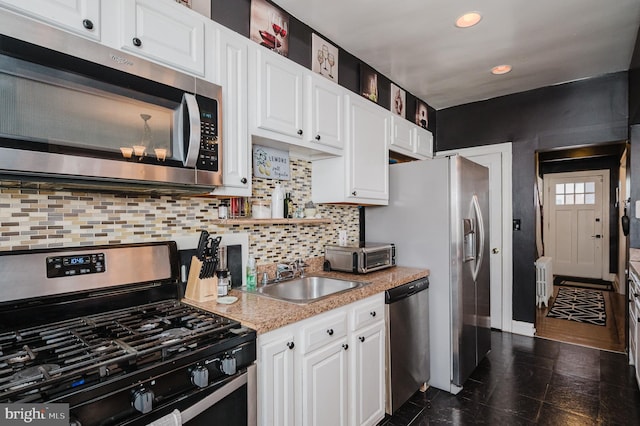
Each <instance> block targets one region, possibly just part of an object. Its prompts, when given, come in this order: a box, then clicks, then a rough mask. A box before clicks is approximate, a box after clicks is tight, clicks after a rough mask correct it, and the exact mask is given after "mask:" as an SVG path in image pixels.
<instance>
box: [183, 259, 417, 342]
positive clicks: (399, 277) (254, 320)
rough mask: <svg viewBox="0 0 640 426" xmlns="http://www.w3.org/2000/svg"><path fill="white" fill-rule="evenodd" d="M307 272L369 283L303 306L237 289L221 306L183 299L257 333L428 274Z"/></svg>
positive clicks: (405, 269)
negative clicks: (228, 303) (226, 303)
mask: <svg viewBox="0 0 640 426" xmlns="http://www.w3.org/2000/svg"><path fill="white" fill-rule="evenodd" d="M310 275H315V276H324V277H332V278H341V279H347V280H351V281H363V282H370V283H371V284H368V285H366V286H363V287H360V288H357V289H354V290H349V291H346V292H344V293H340V294H336V295H333V296H329V297H327V298H325V299H322V300H318V301H317V302H312V303H309V304H306V305H298V304H294V303H289V302H284V301H280V300H276V299H272V298H268V297H265V296H260V295H258V294H254V293H246V292H243V291H240V290H231V291H230V292H229V295H230V296H236V297H237V298H238V301H237V302H235V303H233V304H231V305H223V304H220V303H217V302H216V301H211V302H194V301H191V300H183V301H184V302H186V303H189V304H191V305H193V306H197V307H199V308H202V309H205V310H207V311H209V312H213V313H216V314H219V315H223V316H225V317H228V318H231V319H234V320H237V321H240V322H241V323H242V324H243V325H245V326H247V327H250V328H252V329H254V330H256V331H257V332H258V334H261V333H266V332H268V331H271V330H275V329H277V328H280V327H284V326H285V325H288V324H291V323H294V322H297V321H301V320H303V319H305V318H309V317H311V316H314V315H317V314H320V313H322V312H325V311H329V310H331V309H335V308H338V307H340V306H343V305H347V304H349V303H352V302H355V301H358V300H360V299H364V298H366V297H369V296H373V295H374V294H377V293H382V292H383V291H385V290H388V289H390V288H393V287H397V286H399V285H402V284H406V283H408V282H410V281H413V280H417V279H419V278H423V277H425V276H428V275H429V270H428V269H420V268H408V267H404V266H395V267H393V268H389V269H384V270H381V271H378V272H371V273H368V274H364V275H356V274H347V273H342V272H314V273H313V274H310Z"/></svg>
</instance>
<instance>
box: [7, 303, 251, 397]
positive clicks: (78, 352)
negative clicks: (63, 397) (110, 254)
mask: <svg viewBox="0 0 640 426" xmlns="http://www.w3.org/2000/svg"><path fill="white" fill-rule="evenodd" d="M249 334H250V330H248V329H246V328H244V327H242V326H241V325H240V323H238V322H237V321H233V320H230V319H228V318H225V317H221V316H219V315H215V314H212V313H209V312H206V311H202V310H200V309H198V308H195V307H192V306H189V305H186V304H184V303H181V302H179V301H175V300H169V301H161V302H156V303H150V304H146V305H141V306H135V307H131V308H127V309H120V310H117V311H110V312H105V313H101V314H96V315H89V316H85V317H80V318H75V319H71V320H66V321H61V322H58V323H53V324H45V325H42V326H37V327H31V328H25V329H20V330H16V331H11V332H5V333H2V334H0V400H4V401H21V400H29V401H32V402H33V401H35V400H47V399H48V398H47V397H50V396H52V395H54V394H56V393H60V392H65V391H68V390H71V389H73V388H82V387H86V386H90V385H93V384H95V383H99V382H101V381H105V380H107V379H108V380H112V379H114V378H116V377H118V376H120V375H125V374H127V373H131V372H133V371H135V370H138V369H141V368H145V367H147V366H152V365H158V363H163V362H166V361H170V360H172V359H173V358H175V357H177V356H180V355H184V354H185V353H187V352H194V351H197V350H198V349H201V348H206V347H209V346H211V345H215V346H216V348H217V350H220V349H224V348H225V347H227V346H228V344H227V342H231V344H233V345H235V344H237V343H238V340H241V339H242V338H243V337H247V336H248V335H249Z"/></svg>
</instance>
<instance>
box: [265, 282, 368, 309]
mask: <svg viewBox="0 0 640 426" xmlns="http://www.w3.org/2000/svg"><path fill="white" fill-rule="evenodd" d="M367 284H369V283H366V282H358V281H348V280H340V279H336V278H328V277H304V278H296V279H293V280H289V281H283V282H279V283H276V284H269V285H266V286H263V287H259V288H258V289H257V290H256V292H257V293H258V294H262V295H264V296H268V297H273V298H275V299H279V300H285V301H287V302H293V303H300V304H306V303H311V302H315V301H317V300H320V299H323V298H325V297H328V296H331V295H333V294H337V293H342V292H344V291H348V290H353V289H355V288H359V287H362V286H364V285H367Z"/></svg>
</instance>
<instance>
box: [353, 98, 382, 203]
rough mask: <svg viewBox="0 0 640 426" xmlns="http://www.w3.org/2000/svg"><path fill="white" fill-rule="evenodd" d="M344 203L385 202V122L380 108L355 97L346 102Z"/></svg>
mask: <svg viewBox="0 0 640 426" xmlns="http://www.w3.org/2000/svg"><path fill="white" fill-rule="evenodd" d="M347 108H348V109H347V138H348V140H349V143H348V148H347V155H346V158H347V170H348V174H347V182H346V183H347V185H346V188H347V194H346V197H347V198H346V201H353V202H362V203H368V204H387V203H388V201H389V152H388V150H387V139H388V137H389V119H388V116H387V114H386V112H385V110H383V109H382V108H380V107H378V106H377V105H374V104H372V103H371V102H370V101H368V100H366V99H364V98H361V97H359V96H357V95H353V96H351V95H350V96H348V99H347Z"/></svg>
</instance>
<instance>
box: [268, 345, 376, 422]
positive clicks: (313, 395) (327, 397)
mask: <svg viewBox="0 0 640 426" xmlns="http://www.w3.org/2000/svg"><path fill="white" fill-rule="evenodd" d="M349 350H350V349H349V347H348V346H347V339H346V338H343V339H341V340H340V341H339V342H337V343H331V344H330V345H327V346H325V347H323V348H320V349H318V350H316V351H314V352H311V353H309V354H307V355H306V356H304V357H303V360H302V378H301V379H302V380H301V383H302V389H301V393H302V423H301V424H303V425H305V426H325V425H332V426H346V425H347V422H348V411H347V406H348V396H347V385H348V377H347V361H348V359H347V354H348V351H349ZM383 367H384V366H383ZM274 424H277V423H274Z"/></svg>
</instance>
